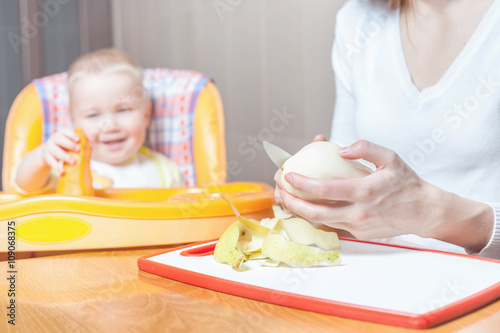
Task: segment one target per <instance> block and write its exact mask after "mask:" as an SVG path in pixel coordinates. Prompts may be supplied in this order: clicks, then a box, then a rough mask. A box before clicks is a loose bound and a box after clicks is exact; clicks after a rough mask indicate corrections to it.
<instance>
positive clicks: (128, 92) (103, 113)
mask: <svg viewBox="0 0 500 333" xmlns="http://www.w3.org/2000/svg"><path fill="white" fill-rule="evenodd" d="M70 107H71V115H72V119H73V125H74V126H75V128H76V127H80V128H82V129H83V131H84V132H85V134H86V135H87V137H88V139H89V142H90V145H91V146H92V158H93V159H96V160H98V161H102V162H105V163H109V164H113V165H119V164H122V163H124V162H126V161H127V160H128V159H130V158H131V157H132V156H134V154H135V153H136V152H137V151H138V150H139V148H140V147H141V146H142V145H143V143H144V141H145V139H146V129H147V127H148V125H149V121H150V118H151V111H150V104H149V99H148V98H147V97H146V96H145V94H144V90H143V88H142V83H141V82H139V80H138V79H137V78H135V77H134V76H133V75H132V74H130V73H127V72H116V73H110V74H105V75H97V76H95V75H89V76H85V77H82V78H80V79H78V80H77V81H75V82H74V83H73V84H72V86H71V91H70Z"/></svg>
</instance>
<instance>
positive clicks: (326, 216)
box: [280, 190, 349, 227]
mask: <svg viewBox="0 0 500 333" xmlns="http://www.w3.org/2000/svg"><path fill="white" fill-rule="evenodd" d="M280 194H281V199H282V201H283V203H284V204H285V205H286V207H287V208H288V209H289V210H290V211H292V212H294V214H296V215H299V216H301V217H303V218H305V219H306V220H309V221H312V222H321V223H328V225H329V226H331V227H337V226H336V225H334V224H335V223H336V222H343V223H345V222H347V221H345V220H344V221H343V220H342V217H345V216H346V214H347V213H348V212H347V210H348V209H349V205H348V204H347V203H345V202H339V203H336V204H331V203H324V204H322V203H311V202H309V201H305V200H302V199H300V198H297V197H295V196H293V195H291V194H290V193H288V192H286V191H284V190H282V191H281V192H280Z"/></svg>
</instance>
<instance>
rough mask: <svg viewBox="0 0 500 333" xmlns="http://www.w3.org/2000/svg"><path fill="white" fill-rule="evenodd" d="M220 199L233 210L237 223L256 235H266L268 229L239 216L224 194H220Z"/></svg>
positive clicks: (254, 221)
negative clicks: (256, 233)
mask: <svg viewBox="0 0 500 333" xmlns="http://www.w3.org/2000/svg"><path fill="white" fill-rule="evenodd" d="M220 197H221V198H222V199H224V201H225V202H227V203H228V204H230V205H231V208H232V209H233V212H234V215H236V217H237V218H238V221H240V222H241V223H243V224H244V225H246V226H247V228H250V229H252V230H253V231H255V232H258V233H260V234H263V235H266V234H267V233H268V232H269V230H270V229H269V228H266V227H263V226H261V225H260V224H259V222H258V221H256V220H253V221H252V220H249V219H246V218H244V217H243V216H241V215H240V212H239V211H238V209H236V206H235V205H234V204H233V203H232V202H231V200H229V198H228V197H227V196H226V195H225V194H224V193H222V192H221V193H220Z"/></svg>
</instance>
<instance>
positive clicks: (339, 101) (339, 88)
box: [330, 10, 357, 146]
mask: <svg viewBox="0 0 500 333" xmlns="http://www.w3.org/2000/svg"><path fill="white" fill-rule="evenodd" d="M349 12H350V11H346V10H341V11H339V13H338V14H337V23H336V25H335V40H334V42H333V48H332V67H333V72H334V77H335V109H334V113H333V120H332V127H331V133H330V141H333V142H335V143H337V144H339V145H341V146H347V145H350V144H352V143H353V142H355V141H356V140H357V138H356V131H355V111H354V110H355V108H354V104H355V100H354V95H353V87H352V83H353V82H352V71H351V68H352V60H353V59H352V58H353V55H354V49H353V47H352V43H351V42H350V41H349V38H348V37H345V36H346V35H350V34H351V33H349V30H350V29H351V24H350V23H349V22H350V21H351V20H350V18H349V17H347V16H349ZM351 19H354V18H351Z"/></svg>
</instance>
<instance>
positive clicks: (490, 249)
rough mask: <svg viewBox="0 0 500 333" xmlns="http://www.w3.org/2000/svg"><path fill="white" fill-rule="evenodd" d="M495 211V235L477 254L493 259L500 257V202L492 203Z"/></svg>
mask: <svg viewBox="0 0 500 333" xmlns="http://www.w3.org/2000/svg"><path fill="white" fill-rule="evenodd" d="M490 206H491V207H492V208H493V211H494V213H495V224H494V226H493V235H492V236H491V238H490V241H489V242H488V244H487V245H486V246H485V247H484V248H483V249H482V250H481V252H479V253H476V254H475V255H478V256H481V257H487V258H493V259H500V203H493V204H492V203H490Z"/></svg>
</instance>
